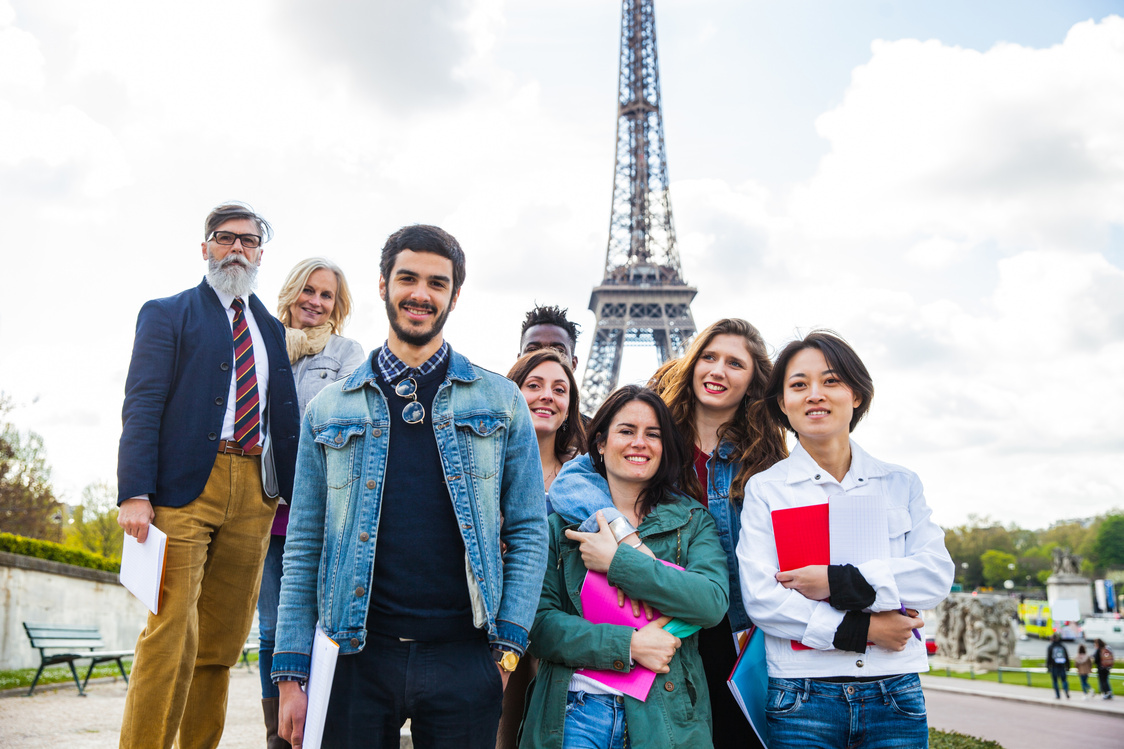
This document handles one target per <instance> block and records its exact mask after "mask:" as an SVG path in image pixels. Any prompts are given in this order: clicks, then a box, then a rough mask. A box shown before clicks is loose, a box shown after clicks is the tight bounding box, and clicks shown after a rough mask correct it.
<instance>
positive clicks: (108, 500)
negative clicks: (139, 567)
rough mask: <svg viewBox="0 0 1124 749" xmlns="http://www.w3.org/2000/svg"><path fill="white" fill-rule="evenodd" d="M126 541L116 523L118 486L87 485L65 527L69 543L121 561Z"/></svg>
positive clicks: (100, 483)
mask: <svg viewBox="0 0 1124 749" xmlns="http://www.w3.org/2000/svg"><path fill="white" fill-rule="evenodd" d="M124 540H125V536H124V534H123V532H122V531H121V526H119V525H117V489H116V487H114V486H112V485H111V484H109V483H107V482H105V481H98V482H96V483H93V484H90V485H88V486H87V487H86V488H85V489H83V490H82V504H81V506H79V507H77V508H75V510H74V514H73V516H72V517H71V519H70V524H69V526H68V527H67V529H66V545H67V546H71V547H74V548H76V549H83V550H85V551H92V552H93V553H95V554H101V555H102V556H103V557H106V558H107V559H112V560H113V561H120V559H121V546H122V544H123V543H124Z"/></svg>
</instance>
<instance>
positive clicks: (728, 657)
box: [551, 318, 788, 747]
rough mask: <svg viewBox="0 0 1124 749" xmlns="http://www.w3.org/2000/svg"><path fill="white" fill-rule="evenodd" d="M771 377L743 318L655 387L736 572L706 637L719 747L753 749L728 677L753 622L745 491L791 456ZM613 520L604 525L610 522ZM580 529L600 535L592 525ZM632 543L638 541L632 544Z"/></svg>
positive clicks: (573, 508)
mask: <svg viewBox="0 0 1124 749" xmlns="http://www.w3.org/2000/svg"><path fill="white" fill-rule="evenodd" d="M772 371H773V368H772V364H771V363H770V361H769V355H768V352H767V351H766V350H765V341H764V340H763V339H762V337H761V333H760V332H758V330H757V328H755V327H754V326H753V325H751V324H749V323H748V322H746V321H745V320H741V319H737V318H727V319H723V320H719V321H718V322H716V323H714V324H713V325H710V326H709V327H707V328H706V329H705V330H703V331H702V332H701V333H699V334H698V336H696V337H695V340H694V341H693V342H692V343H691V345H690V347H689V348H688V349H687V353H686V354H685V355H684V356H683V357H682V358H680V359H676V360H674V361H671V362H668V363H667V364H665V365H663V366H662V367H661V368H660V369H659V370H658V371H657V372H656V374H655V375H654V376H653V378H652V381H651V383H650V385H651V387H652V388H653V389H654V390H655V391H656V392H657V393H659V395H660V398H661V399H662V400H663V401H664V403H666V404H667V405H668V408H669V409H670V411H671V415H672V419H673V421H674V423H675V427H676V429H677V431H678V432H679V433H680V435H681V436H682V437H683V440H684V442H686V443H687V445H688V446H689V449H692V451H693V453H692V456H691V459H690V460H688V461H685V464H684V468H683V470H682V472H681V475H680V478H679V485H680V488H681V489H682V490H683V491H684V493H686V494H689V495H690V496H692V497H694V498H695V499H698V500H699V501H700V502H702V503H703V504H704V505H706V507H707V509H708V510H709V511H710V514H711V515H712V516H713V517H714V520H715V524H716V525H717V526H718V535H719V539H720V540H721V542H722V548H723V550H724V551H725V553H726V562H727V565H728V567H729V575H730V607H729V611H728V612H727V615H726V617H724V618H723V620H722V621H721V622H719V623H718V624H717V625H716V626H714V627H710V628H708V629H704V630H703V631H702V632H700V633H699V654H700V655H701V656H702V661H703V667H704V671H705V673H706V680H707V687H708V688H709V690H710V698H711V706H712V710H713V719H714V722H713V737H714V745H715V747H733V746H737V747H745V746H747V742H748V745H750V746H752V745H753V741H754V739H753V732H752V731H751V730H750V729H749V726H748V724H747V723H746V721H745V718H744V716H743V715H742V713H741V709H740V708H739V707H738V705H737V703H736V702H735V701H734V699H733V696H732V695H731V693H730V690H729V689H728V687H727V686H726V679H727V678H728V677H729V675H730V671H731V670H732V669H733V666H734V661H735V660H736V658H737V649H736V648H735V645H734V639H733V633H736V632H740V631H741V630H744V629H747V628H748V627H749V626H750V623H751V622H750V621H749V617H748V615H747V614H746V612H745V607H744V605H743V603H742V597H741V584H740V580H739V577H738V562H737V557H736V554H735V551H736V548H737V544H738V535H739V532H740V526H741V523H740V515H741V505H742V499H743V497H744V496H745V485H746V482H747V481H748V480H749V478H750V477H751V476H753V475H754V474H755V473H759V472H761V471H763V470H765V469H767V468H769V467H770V466H772V465H773V464H774V463H776V462H777V461H779V460H782V459H783V458H785V457H786V456H787V455H788V450H787V448H786V446H785V438H784V432H783V431H782V430H781V428H780V427H779V426H778V425H777V424H776V423H775V422H773V421H771V420H770V419H769V416H768V413H767V411H766V408H765V403H764V395H765V386H766V384H768V381H769V376H770V374H771V373H772ZM589 478H590V480H593V478H594V477H593V476H590V477H589ZM551 499H552V500H553V506H554V509H555V510H556V511H557V512H558V513H559V514H561V515H562V516H563V517H565V518H566V519H567V520H569V521H571V522H578V521H587V518H589V517H590V515H591V514H592V513H593V512H595V511H596V510H598V509H603V508H598V507H584V506H581V504H580V503H578V502H572V501H571V497H570V496H569V495H568V494H567V493H559V492H556V493H555V496H552V497H551ZM611 514H612V513H611V511H610V512H608V513H607V515H606V517H607V518H608V519H612V518H609V515H611ZM582 529H583V530H595V529H596V527H595V526H594V525H593V524H592V523H589V521H587V522H586V523H585V524H583V528H582ZM629 542H630V543H635V540H634V539H632V538H631V537H629Z"/></svg>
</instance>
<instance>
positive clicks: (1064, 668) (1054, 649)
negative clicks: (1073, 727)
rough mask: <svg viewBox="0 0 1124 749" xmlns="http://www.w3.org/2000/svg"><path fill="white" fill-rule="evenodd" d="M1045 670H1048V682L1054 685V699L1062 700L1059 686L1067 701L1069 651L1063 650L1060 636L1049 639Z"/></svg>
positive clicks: (1056, 635) (1063, 646)
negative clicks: (1063, 690)
mask: <svg viewBox="0 0 1124 749" xmlns="http://www.w3.org/2000/svg"><path fill="white" fill-rule="evenodd" d="M1046 668H1048V669H1049V670H1050V681H1051V682H1052V683H1053V685H1054V697H1055V698H1056V699H1059V700H1060V699H1061V698H1062V693H1061V690H1060V689H1058V685H1059V684H1061V685H1062V688H1063V689H1065V698H1066V699H1067V700H1068V699H1069V674H1068V672H1069V651H1067V650H1066V649H1065V645H1063V644H1062V638H1061V636H1060V635H1058V634H1055V635H1054V636H1053V637H1051V638H1050V644H1049V645H1048V646H1047V647H1046Z"/></svg>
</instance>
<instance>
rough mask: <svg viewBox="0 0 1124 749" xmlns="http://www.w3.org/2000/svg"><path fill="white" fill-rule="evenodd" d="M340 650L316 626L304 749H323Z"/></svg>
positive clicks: (308, 686) (309, 676) (309, 677)
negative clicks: (321, 746)
mask: <svg viewBox="0 0 1124 749" xmlns="http://www.w3.org/2000/svg"><path fill="white" fill-rule="evenodd" d="M339 654H340V646H339V645H338V644H337V643H336V641H335V640H333V639H332V638H331V637H328V635H326V634H324V630H322V629H320V623H319V622H317V623H316V634H315V636H314V637H313V638H312V665H311V666H310V667H309V670H308V682H307V683H306V684H305V687H304V689H305V693H306V694H307V695H308V707H307V709H306V710H305V714H304V743H303V745H302V746H303V747H304V749H320V742H321V740H322V739H323V738H324V721H325V719H326V718H327V717H328V698H329V697H331V696H332V680H333V679H335V676H336V658H337V657H338V656H339Z"/></svg>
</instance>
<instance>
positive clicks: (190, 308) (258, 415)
mask: <svg viewBox="0 0 1124 749" xmlns="http://www.w3.org/2000/svg"><path fill="white" fill-rule="evenodd" d="M271 232H272V230H271V227H270V225H269V223H268V222H267V221H265V219H263V218H262V217H261V216H259V215H258V214H257V213H255V212H254V210H253V209H252V208H250V207H249V206H247V205H244V204H242V203H228V204H225V205H220V206H219V207H217V208H215V209H214V210H213V211H211V213H210V215H208V216H207V219H206V221H205V222H204V242H203V246H202V249H203V258H204V259H205V260H206V261H207V275H206V278H204V279H203V281H202V283H200V284H199V285H198V286H196V287H195V288H193V289H188V290H187V291H184V292H181V293H179V294H176V295H175V296H171V297H167V298H166V299H154V300H152V301H150V302H148V303H146V304H145V305H144V306H143V307H142V308H141V311H140V315H139V316H138V318H137V328H136V338H135V340H134V343H133V356H132V360H131V362H130V363H129V375H128V378H127V379H126V381H125V404H124V407H123V409H122V422H123V429H122V432H121V444H120V449H119V454H118V460H117V486H118V492H119V495H118V500H117V502H118V505H119V506H120V508H119V510H118V516H117V522H118V523H119V524H120V525H121V527H122V528H124V529H125V533H127V534H128V535H130V536H132V537H134V538H136V539H137V541H140V542H142V543H143V542H144V541H145V540H146V538H147V536H148V531H149V527H150V525H154V526H155V527H157V528H159V529H160V530H161V531H163V532H164V533H166V534H167V535H168V545H167V549H166V554H165V573H164V582H163V589H162V596H161V602H160V606H159V613H158V614H150V615H149V617H148V621H147V624H146V626H145V628H144V631H143V632H141V635H140V638H139V639H138V640H137V649H136V659H135V660H134V661H133V671H132V678H131V679H130V681H129V691H128V695H127V697H126V701H125V715H124V718H123V720H122V725H121V742H120V744H121V746H122V747H129V748H130V749H137V748H138V747H160V748H161V749H167V747H170V746H172V742H173V741H177V739H178V742H177V746H179V747H181V749H195V748H196V747H216V746H218V743H219V739H220V738H221V736H222V731H223V724H224V721H225V716H226V694H227V685H228V682H229V678H230V667H231V666H233V665H234V664H235V663H237V662H238V658H239V656H240V655H241V653H242V646H243V645H244V643H245V642H246V636H247V634H249V631H250V625H251V624H252V623H253V618H254V607H255V604H256V602H257V595H258V581H259V580H260V578H261V570H262V560H263V559H264V558H265V552H266V549H267V547H268V543H269V530H270V526H271V524H272V522H273V514H274V510H275V509H276V507H277V497H278V496H279V495H281V496H285V497H291V496H292V487H293V464H294V461H295V459H296V447H297V421H298V414H297V405H296V404H297V395H296V387H295V385H294V383H293V373H292V370H291V369H290V367H289V357H288V355H287V354H286V351H285V332H284V331H285V329H284V328H283V327H282V325H281V322H280V321H279V320H277V319H276V318H275V317H273V316H272V315H271V314H270V313H269V312H268V311H267V310H266V308H265V306H264V305H262V303H261V302H260V301H259V300H258V298H257V297H256V296H255V295H254V294H252V293H251V292H252V290H253V288H254V284H255V282H256V278H257V272H258V265H259V264H260V263H261V255H262V249H261V245H262V242H263V240H265V239H268V238H269V237H270V235H271Z"/></svg>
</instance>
